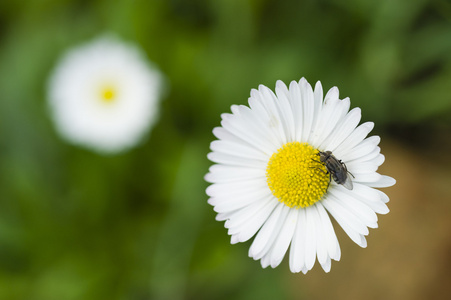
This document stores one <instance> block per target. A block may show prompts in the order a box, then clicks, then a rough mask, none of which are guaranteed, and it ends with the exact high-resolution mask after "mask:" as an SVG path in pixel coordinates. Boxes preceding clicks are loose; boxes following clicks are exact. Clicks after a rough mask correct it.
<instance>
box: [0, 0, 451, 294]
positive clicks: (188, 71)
mask: <svg viewBox="0 0 451 300" xmlns="http://www.w3.org/2000/svg"><path fill="white" fill-rule="evenodd" d="M104 33H114V34H116V35H117V36H119V37H121V38H122V39H124V40H125V41H128V42H133V43H136V44H138V45H140V46H141V47H142V48H143V50H144V51H145V53H146V54H147V57H148V59H149V60H151V61H152V62H154V63H155V64H156V65H157V66H158V67H159V68H160V70H161V71H162V72H163V73H164V74H165V78H166V93H165V96H164V97H163V101H162V102H161V114H160V116H159V121H158V123H157V124H156V126H155V127H154V128H153V130H152V131H151V133H150V134H149V136H148V137H147V138H146V139H145V140H144V141H142V142H141V143H140V144H139V145H138V146H137V147H135V148H134V149H132V150H130V151H128V152H126V153H122V154H118V155H109V156H102V155H99V154H96V153H94V152H91V151H89V150H85V149H82V148H79V147H76V146H72V145H69V144H67V143H65V142H64V141H62V140H61V139H60V137H59V136H58V135H57V133H56V130H55V128H54V126H53V123H52V121H51V119H50V117H49V113H48V107H47V104H46V86H47V80H48V77H49V74H50V72H51V70H52V69H53V68H54V66H55V64H56V62H57V60H58V58H59V57H61V55H62V54H63V53H64V51H66V50H67V49H70V48H71V47H73V46H77V45H79V44H81V43H85V42H86V41H89V40H91V39H93V38H95V37H97V36H99V35H101V34H104ZM303 76H304V77H306V78H307V80H309V82H310V83H311V84H314V83H315V82H316V81H317V80H321V82H322V84H323V87H324V89H326V90H327V89H329V88H331V87H332V86H338V87H339V89H340V95H341V97H348V96H349V97H350V98H351V106H352V107H356V106H359V107H361V108H362V112H363V117H362V121H374V122H375V123H376V127H375V129H374V131H373V134H378V135H380V136H381V137H382V143H381V147H382V152H383V153H384V154H385V155H386V163H385V164H384V165H383V166H382V168H381V172H382V173H384V174H387V175H390V176H393V177H395V178H396V179H397V181H398V183H397V184H396V185H395V186H394V187H391V188H389V189H386V190H385V192H386V193H387V194H388V195H389V196H390V199H391V201H390V202H389V208H390V209H391V212H390V213H389V214H388V215H384V216H380V218H379V228H378V229H377V230H371V231H370V235H369V237H368V248H367V249H361V248H359V247H358V246H357V245H355V244H354V243H353V242H352V241H351V240H350V239H349V238H348V237H346V235H345V234H344V233H343V231H342V230H341V228H339V226H335V229H336V232H337V234H338V236H339V242H340V245H341V247H342V259H341V261H340V262H334V263H333V264H332V270H331V273H329V274H325V273H324V272H323V271H322V269H321V268H320V267H319V265H318V264H317V265H316V266H315V267H314V269H313V270H312V271H311V272H309V273H308V274H307V275H302V274H291V273H290V272H289V269H288V264H287V262H286V260H285V261H284V262H283V263H282V264H281V266H279V267H278V268H276V269H262V268H261V267H260V263H259V262H256V261H253V260H252V259H250V258H248V256H247V252H248V248H249V246H250V242H247V243H243V244H238V245H233V246H232V245H230V243H229V237H228V236H227V234H226V230H225V229H224V227H223V223H219V222H216V221H215V220H214V217H215V213H214V212H213V210H212V208H211V207H210V206H209V205H208V204H207V196H206V195H205V188H206V187H207V183H206V182H204V181H203V176H204V174H205V173H206V172H207V170H208V167H209V165H210V163H209V162H208V160H207V159H206V154H207V153H208V151H209V143H210V141H211V140H213V138H214V137H213V135H212V133H211V130H212V128H213V127H214V126H218V125H219V121H220V113H223V112H228V111H229V110H230V105H232V104H246V103H247V98H248V97H249V92H250V89H251V88H256V87H257V86H258V85H259V84H265V85H267V86H269V87H270V88H271V89H273V88H274V86H275V82H276V80H278V79H281V80H283V81H284V82H285V83H289V82H290V81H291V80H299V79H300V78H301V77H303ZM450 87H451V2H450V1H447V0H431V1H426V0H380V1H358V0H350V1H341V0H307V1H295V0H293V1H276V0H191V1H188V0H187V1H183V0H148V1H145V0H135V1H128V0H118V1H100V0H94V1H85V0H78V1H75V0H59V1H58V0H28V1H0V299H12V300H14V299H33V300H35V299H36V300H41V299H42V300H53V299H55V300H66V299H67V300H70V299H96V300H98V299H133V300H134V299H136V300H145V299H425V298H428V299H444V298H446V296H450V295H451V286H450V285H449V282H450V281H451V254H450V253H451V218H450V210H451V196H450V192H451V189H450V180H451V172H450V171H449V168H450V167H451V158H450V157H451V154H450V153H451V133H450V132H451V131H450V129H451V126H450V125H451V118H450V115H451V114H450V113H451V92H450Z"/></svg>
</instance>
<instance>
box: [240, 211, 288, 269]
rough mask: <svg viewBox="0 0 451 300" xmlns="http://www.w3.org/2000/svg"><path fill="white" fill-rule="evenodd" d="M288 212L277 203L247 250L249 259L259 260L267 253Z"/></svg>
mask: <svg viewBox="0 0 451 300" xmlns="http://www.w3.org/2000/svg"><path fill="white" fill-rule="evenodd" d="M288 211H289V209H288V207H287V206H285V205H283V204H282V203H278V205H277V206H276V208H275V209H274V211H273V212H272V214H271V215H270V217H269V218H268V220H267V221H266V223H265V224H264V225H263V227H262V228H261V229H260V231H259V232H258V233H257V235H256V237H255V239H254V242H253V243H252V245H251V247H250V248H249V256H250V257H252V258H254V259H260V258H262V257H263V256H264V255H265V254H267V253H268V251H269V250H270V249H271V247H272V246H273V243H274V240H275V239H276V237H277V234H278V233H279V232H280V228H281V227H282V224H283V223H282V222H281V220H284V219H285V218H286V216H287V214H288ZM268 265H269V264H268Z"/></svg>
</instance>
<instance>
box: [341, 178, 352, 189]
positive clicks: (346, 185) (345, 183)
mask: <svg viewBox="0 0 451 300" xmlns="http://www.w3.org/2000/svg"><path fill="white" fill-rule="evenodd" d="M343 186H344V187H345V188H347V189H348V190H352V189H353V185H352V180H351V178H350V177H349V176H348V177H347V178H346V181H345V182H343Z"/></svg>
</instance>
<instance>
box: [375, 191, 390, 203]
mask: <svg viewBox="0 0 451 300" xmlns="http://www.w3.org/2000/svg"><path fill="white" fill-rule="evenodd" d="M376 191H377V192H378V193H379V196H380V197H381V200H382V202H384V203H388V202H389V201H390V199H389V198H388V196H387V195H386V194H385V193H384V192H382V191H379V190H376Z"/></svg>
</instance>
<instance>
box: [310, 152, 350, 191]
mask: <svg viewBox="0 0 451 300" xmlns="http://www.w3.org/2000/svg"><path fill="white" fill-rule="evenodd" d="M317 155H318V156H319V160H320V161H319V162H320V163H322V164H323V165H324V166H325V167H326V169H327V172H328V173H329V176H330V177H331V178H333V179H334V181H335V182H336V183H338V184H341V185H343V186H344V187H345V188H347V189H348V190H352V188H353V186H352V181H351V178H350V177H349V176H348V174H349V175H351V176H352V177H354V175H352V174H351V172H349V171H348V169H347V168H346V165H345V164H344V162H342V161H341V160H339V159H337V158H336V157H335V156H333V155H332V151H325V152H321V151H319V152H318V154H317Z"/></svg>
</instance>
